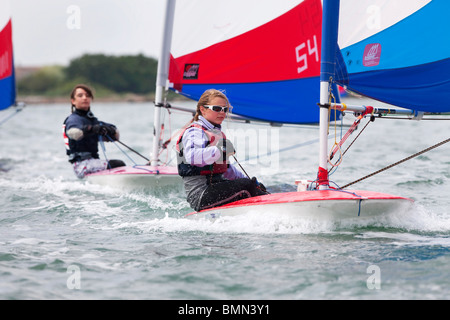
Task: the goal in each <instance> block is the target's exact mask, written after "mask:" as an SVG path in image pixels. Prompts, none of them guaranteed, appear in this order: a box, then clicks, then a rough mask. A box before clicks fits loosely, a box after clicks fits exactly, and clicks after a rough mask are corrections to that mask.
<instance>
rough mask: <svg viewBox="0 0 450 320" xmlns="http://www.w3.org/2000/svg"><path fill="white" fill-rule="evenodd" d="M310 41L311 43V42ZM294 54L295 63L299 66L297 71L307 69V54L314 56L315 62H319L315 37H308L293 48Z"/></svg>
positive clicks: (300, 71)
mask: <svg viewBox="0 0 450 320" xmlns="http://www.w3.org/2000/svg"><path fill="white" fill-rule="evenodd" d="M311 43H312V44H311ZM295 55H296V57H297V63H298V64H300V67H298V68H297V73H302V72H303V71H305V70H307V69H308V55H309V56H312V55H313V56H315V58H316V62H319V50H318V49H317V37H316V35H314V36H313V39H312V41H311V39H308V40H307V41H306V42H303V43H302V44H300V45H299V46H297V47H296V48H295Z"/></svg>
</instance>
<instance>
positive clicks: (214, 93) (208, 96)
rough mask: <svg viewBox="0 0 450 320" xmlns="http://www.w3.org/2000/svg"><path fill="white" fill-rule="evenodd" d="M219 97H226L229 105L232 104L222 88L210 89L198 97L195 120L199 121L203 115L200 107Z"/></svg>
mask: <svg viewBox="0 0 450 320" xmlns="http://www.w3.org/2000/svg"><path fill="white" fill-rule="evenodd" d="M217 97H218V98H222V99H225V100H226V102H227V105H228V106H230V102H229V101H228V98H227V96H226V95H225V93H223V92H222V91H220V90H216V89H208V90H206V91H205V92H203V94H202V95H201V97H200V99H198V103H197V110H196V112H195V116H194V121H198V117H199V116H201V115H202V112H201V110H200V107H201V106H204V105H208V104H209V101H211V100H212V99H213V98H217Z"/></svg>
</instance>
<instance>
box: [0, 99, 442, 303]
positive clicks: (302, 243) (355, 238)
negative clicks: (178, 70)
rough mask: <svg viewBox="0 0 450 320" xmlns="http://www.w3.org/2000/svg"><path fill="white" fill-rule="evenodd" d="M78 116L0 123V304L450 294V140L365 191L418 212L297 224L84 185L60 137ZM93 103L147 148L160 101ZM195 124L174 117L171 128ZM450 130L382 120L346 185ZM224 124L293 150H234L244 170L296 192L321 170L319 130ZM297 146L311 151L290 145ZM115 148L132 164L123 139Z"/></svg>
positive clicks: (44, 113) (353, 160)
mask: <svg viewBox="0 0 450 320" xmlns="http://www.w3.org/2000/svg"><path fill="white" fill-rule="evenodd" d="M184 104H186V103H184ZM187 104H189V103H187ZM191 105H192V104H191ZM69 110H70V107H69V105H68V104H67V105H36V106H28V107H27V108H26V109H25V110H24V111H23V112H22V113H20V114H19V115H17V116H16V117H14V118H13V119H11V120H10V121H8V122H7V123H5V124H4V125H3V126H2V127H0V166H1V168H2V172H0V197H1V203H2V206H1V208H0V298H1V299H261V300H263V299H286V300H292V299H447V298H448V297H449V294H450V285H449V284H450V280H449V279H450V271H449V268H448V265H449V263H450V210H449V207H450V206H449V205H450V200H449V197H448V194H449V191H450V181H449V180H450V179H449V178H450V166H449V164H450V160H449V158H448V152H449V148H450V145H444V146H442V147H440V148H438V149H435V150H433V151H431V152H429V153H426V154H424V155H422V156H420V157H418V158H415V159H413V160H411V161H409V162H407V163H405V164H402V165H400V166H398V167H395V168H393V169H390V170H389V171H386V172H384V173H382V174H379V175H377V176H375V177H372V178H370V179H367V180H364V181H362V182H360V183H358V184H357V185H355V186H354V187H355V188H357V189H368V190H373V191H380V192H388V193H392V194H398V195H402V196H407V197H410V198H412V199H414V200H415V201H416V203H415V205H414V207H413V209H412V210H411V211H410V212H398V213H395V214H393V215H391V216H389V217H386V218H378V219H373V220H370V221H361V220H355V221H339V220H334V221H315V220H302V219H298V220H295V221H292V220H287V219H285V218H283V216H282V215H281V214H280V213H277V212H273V213H272V215H268V216H261V215H258V213H257V212H248V213H247V214H244V215H243V216H240V217H235V218H228V219H225V218H224V219H221V220H217V221H215V222H211V221H191V220H187V219H184V218H183V216H184V215H185V214H186V213H189V212H191V209H190V208H189V206H188V205H187V203H186V202H185V198H184V194H183V193H180V192H177V191H173V192H165V193H164V194H152V193H148V192H147V193H145V192H133V191H122V190H121V189H120V188H116V187H117V186H111V187H102V186H97V185H93V184H89V183H86V182H84V181H80V180H78V179H77V178H76V177H75V175H74V174H73V172H72V169H71V167H70V165H69V163H68V162H67V159H66V155H65V152H64V145H63V141H62V137H61V124H62V121H63V120H64V118H65V117H66V116H67V115H68V113H69ZM93 111H94V113H95V114H96V115H97V116H98V117H99V118H101V119H102V120H104V121H108V122H112V123H115V124H117V126H118V127H119V129H120V131H121V135H122V137H121V140H122V141H123V142H124V143H126V144H128V145H130V146H132V147H133V148H135V149H136V150H138V151H139V152H141V153H142V154H144V155H148V152H149V150H150V148H151V128H152V124H151V123H152V116H153V110H152V107H151V104H146V103H136V104H132V103H119V104H103V103H98V102H97V103H95V104H94V106H93ZM166 120H167V119H166ZM187 121H188V117H187V116H186V115H183V114H178V113H174V114H173V115H172V117H171V125H172V129H174V128H178V127H180V126H181V125H183V124H185V123H186V122H187ZM167 126H168V122H167V121H166V128H167ZM447 126H448V124H447V122H446V121H436V122H431V121H430V122H428V121H422V122H413V121H397V120H395V121H394V120H377V121H375V123H373V124H370V125H369V127H368V128H367V129H366V130H365V132H364V133H363V134H362V136H361V137H360V138H359V139H358V141H357V142H356V143H355V145H354V146H353V147H352V149H350V150H349V152H348V153H347V155H346V156H345V160H344V162H343V163H342V164H341V166H340V167H339V169H338V170H337V171H336V173H335V174H333V175H332V176H331V179H332V180H333V181H335V182H336V183H338V184H340V185H343V184H345V183H348V182H351V181H354V180H356V179H358V178H360V177H362V176H365V175H367V174H369V173H371V172H373V171H375V170H378V169H380V168H382V167H384V166H386V165H389V164H391V163H393V162H396V161H398V160H400V159H402V158H404V157H406V156H409V155H410V154H413V153H415V152H417V151H420V150H422V149H424V148H426V147H428V146H430V145H432V144H434V143H437V142H439V141H441V140H444V139H446V138H448V137H447V136H446V134H445V132H446V131H445V130H446V129H447ZM225 127H226V129H225V130H226V132H227V133H229V135H230V136H232V135H233V133H234V134H239V133H240V134H244V135H245V136H246V137H247V138H248V139H249V140H251V139H252V138H254V136H252V135H253V134H255V133H257V135H259V137H260V138H261V139H262V137H265V138H264V139H267V141H269V142H270V143H272V142H273V141H275V142H276V143H277V144H278V145H277V147H278V148H279V149H281V150H283V149H284V148H286V149H287V150H286V151H282V152H280V153H277V154H275V153H273V154H272V155H271V156H267V157H263V158H260V159H258V160H256V159H255V158H254V156H255V154H254V152H253V151H254V150H253V151H252V150H251V148H250V149H248V150H247V149H245V148H239V146H237V150H238V154H237V156H238V159H240V160H241V162H242V165H243V166H244V168H245V169H246V171H247V172H248V173H249V174H250V175H251V176H257V177H258V178H259V179H260V180H261V181H263V182H264V184H265V185H266V186H276V185H279V186H280V185H281V187H280V190H287V189H289V185H292V183H293V181H294V179H297V178H307V179H310V178H313V177H315V175H316V170H317V158H318V156H317V152H318V145H317V143H311V144H309V142H310V141H313V140H315V139H316V138H317V135H318V131H317V129H311V128H298V127H283V128H269V127H266V126H261V125H242V124H236V123H231V124H228V125H226V126H225ZM361 128H362V126H361ZM239 129H240V130H244V131H239ZM166 134H167V133H166ZM271 139H274V140H271ZM271 141H272V142H271ZM330 142H331V143H333V142H334V137H332V138H331V139H330ZM270 143H269V144H270ZM299 144H305V145H304V146H302V147H297V148H293V149H289V147H290V146H293V145H299ZM266 145H267V144H264V146H266ZM260 149H261V150H260V151H261V152H260V153H261V154H265V153H266V151H267V150H265V149H264V147H263V146H260ZM252 152H253V153H252ZM107 153H108V156H109V158H121V159H124V160H125V161H126V162H128V163H129V160H128V159H127V158H125V157H124V155H123V154H122V152H121V151H120V150H118V149H117V148H115V147H114V146H113V145H108V146H107ZM132 157H133V159H134V160H135V161H137V162H138V163H143V162H142V161H140V159H139V158H136V157H135V156H134V155H132ZM252 161H253V162H252ZM255 161H256V164H255Z"/></svg>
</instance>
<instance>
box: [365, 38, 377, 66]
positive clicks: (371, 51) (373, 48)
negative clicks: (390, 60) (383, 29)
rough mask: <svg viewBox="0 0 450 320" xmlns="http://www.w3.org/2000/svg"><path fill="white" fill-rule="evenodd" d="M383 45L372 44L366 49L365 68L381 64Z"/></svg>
mask: <svg viewBox="0 0 450 320" xmlns="http://www.w3.org/2000/svg"><path fill="white" fill-rule="evenodd" d="M380 57H381V44H379V43H370V44H368V45H367V46H366V48H365V49H364V58H363V65H364V66H365V67H374V66H377V65H378V64H379V63H380Z"/></svg>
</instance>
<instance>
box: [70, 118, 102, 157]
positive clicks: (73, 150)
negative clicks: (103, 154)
mask: <svg viewBox="0 0 450 320" xmlns="http://www.w3.org/2000/svg"><path fill="white" fill-rule="evenodd" d="M68 121H70V122H71V123H75V125H76V127H77V128H80V130H82V128H83V127H84V126H86V125H95V124H98V123H99V121H98V120H97V118H96V117H94V116H93V115H91V116H88V115H87V113H85V112H83V111H79V110H75V112H74V113H72V114H71V115H70V116H68V117H67V118H66V119H65V120H64V123H63V127H62V128H63V139H64V145H65V147H66V154H67V155H68V156H69V162H71V163H73V162H77V161H82V160H85V159H89V158H95V159H98V158H99V155H98V136H97V135H95V134H92V135H86V136H84V137H83V138H82V139H80V140H78V141H77V140H74V139H70V138H69V137H68V136H67V133H66V125H67V122H68Z"/></svg>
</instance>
